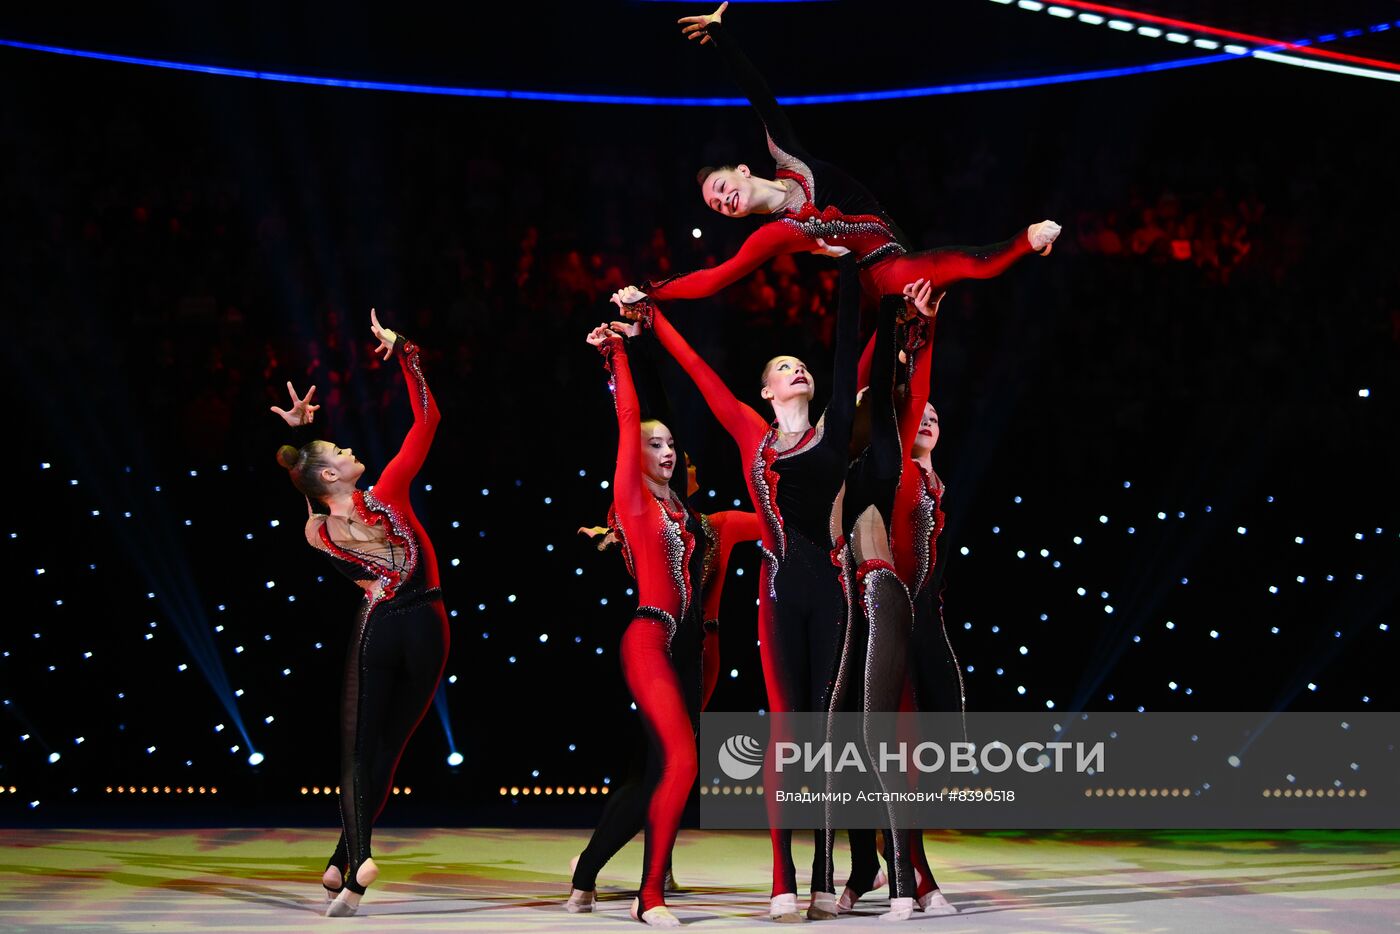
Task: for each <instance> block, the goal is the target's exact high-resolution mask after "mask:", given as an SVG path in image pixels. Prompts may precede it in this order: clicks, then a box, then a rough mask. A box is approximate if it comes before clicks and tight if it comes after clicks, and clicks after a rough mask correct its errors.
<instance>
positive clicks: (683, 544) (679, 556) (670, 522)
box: [656, 494, 695, 625]
mask: <svg viewBox="0 0 1400 934" xmlns="http://www.w3.org/2000/svg"><path fill="white" fill-rule="evenodd" d="M656 505H657V507H658V508H659V509H660V511H661V540H662V544H664V545H665V547H666V564H667V567H668V568H669V569H670V571H671V581H672V583H674V584H675V585H676V593H677V594H678V595H679V596H680V601H681V607H680V613H679V614H678V616H679V617H680V618H681V619H684V618H685V616H686V613H687V612H688V611H689V610H690V598H691V592H690V556H691V554H692V553H693V552H694V550H695V536H694V535H691V534H690V530H689V529H687V528H686V527H685V515H686V513H685V507H684V506H682V507H681V508H680V511H679V512H676V513H673V512H672V511H671V503H670V495H669V494H667V496H666V498H665V499H662V498H661V497H657V499H656ZM673 625H674V624H673Z"/></svg>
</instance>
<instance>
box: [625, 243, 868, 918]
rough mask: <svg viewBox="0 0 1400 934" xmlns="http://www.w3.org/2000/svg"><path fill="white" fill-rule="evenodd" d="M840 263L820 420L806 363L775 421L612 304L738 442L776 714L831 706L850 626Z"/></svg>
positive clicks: (850, 263) (684, 348)
mask: <svg viewBox="0 0 1400 934" xmlns="http://www.w3.org/2000/svg"><path fill="white" fill-rule="evenodd" d="M840 263H841V297H840V304H839V306H838V310H837V322H836V338H835V349H834V357H835V360H834V364H833V367H832V390H831V399H830V402H828V404H827V407H826V410H825V411H824V412H823V413H822V414H821V416H820V417H819V418H818V419H817V421H816V423H815V424H813V422H812V418H811V402H812V396H813V393H814V390H815V386H814V383H813V379H812V375H811V373H810V372H809V371H808V369H807V365H806V364H805V363H804V362H803V361H801V360H799V359H797V358H796V357H791V356H779V357H774V358H773V359H772V360H769V361H768V364H767V365H766V366H765V367H764V369H763V375H762V377H761V383H762V389H761V390H760V395H761V396H762V397H763V398H764V399H765V400H767V401H768V402H769V403H770V404H771V405H772V408H773V415H774V420H773V422H772V423H771V424H770V423H769V422H768V420H767V419H765V418H764V417H763V416H761V415H759V414H758V412H756V411H754V409H753V408H751V407H750V406H748V405H745V404H744V403H742V402H740V401H739V400H738V399H737V398H736V397H735V396H734V394H733V393H732V392H731V391H730V390H729V388H728V387H727V386H726V385H725V384H724V381H723V380H721V379H720V378H719V376H718V375H717V374H716V373H715V372H714V370H712V369H711V368H710V367H709V366H708V365H707V364H706V363H705V361H704V360H702V359H701V358H700V356H699V355H698V354H697V353H696V352H695V350H694V349H693V348H692V347H691V346H690V345H689V344H688V343H687V342H686V341H685V339H684V338H683V337H681V335H680V334H679V333H678V332H677V331H676V329H675V328H674V327H672V326H671V323H670V322H669V321H668V320H667V319H666V317H665V315H664V314H662V313H661V311H660V310H659V309H658V308H657V307H656V305H655V304H654V303H653V302H651V300H650V299H649V298H648V297H647V296H646V295H645V294H644V293H642V292H640V291H638V290H636V289H635V288H631V287H629V288H627V289H623V290H621V291H619V292H617V293H615V294H614V295H613V297H612V300H613V302H614V303H616V304H617V305H618V307H619V308H620V309H621V310H623V312H624V314H626V315H628V316H629V317H636V318H640V319H641V320H642V321H643V322H644V324H648V325H650V326H651V327H652V328H653V329H654V330H655V332H656V335H657V337H658V338H659V339H660V341H661V344H662V346H663V347H665V348H666V350H667V351H668V352H670V354H671V355H672V356H673V357H674V358H675V359H676V361H677V362H678V363H679V364H680V365H681V367H682V368H683V369H684V370H685V371H686V372H687V373H688V374H689V375H690V378H691V379H692V380H694V382H695V384H696V386H697V387H698V388H699V390H700V393H701V394H702V395H703V396H704V398H705V402H706V404H707V405H708V406H709V407H710V410H711V411H712V412H713V413H714V414H715V416H716V418H718V419H719V422H720V424H721V425H723V426H724V428H725V430H726V431H728V432H729V434H730V436H731V437H733V438H734V440H735V442H736V443H737V444H738V445H739V451H740V457H741V458H742V462H743V464H744V465H745V467H746V480H747V483H748V488H749V496H750V498H751V499H752V500H753V504H754V511H755V512H756V513H757V514H758V517H759V520H760V522H761V523H762V526H763V544H762V548H763V578H762V581H761V582H760V585H759V611H758V633H759V649H760V655H761V659H762V664H763V677H764V682H765V685H766V687H767V691H768V707H769V709H770V710H771V711H773V712H775V713H782V712H787V711H804V710H805V711H824V710H826V709H827V702H828V700H829V696H830V685H831V680H832V676H833V673H834V668H835V663H836V655H837V649H838V646H839V644H840V635H841V630H842V627H843V622H844V618H845V609H846V606H845V598H844V596H843V595H842V593H841V585H840V583H839V580H838V577H837V574H836V573H835V571H834V569H833V567H832V564H831V551H832V548H833V547H834V545H835V541H836V537H837V534H838V533H839V531H840V509H839V505H840V499H841V489H842V486H843V484H844V482H845V479H846V469H847V467H848V465H849V460H850V457H849V450H850V439H851V421H852V416H853V414H854V410H855V375H856V364H857V362H858V357H859V355H860V351H859V347H858V345H859V337H858V335H859V328H860V320H859V314H860V282H859V279H858V276H857V271H856V269H855V264H854V260H852V259H851V258H850V257H843V258H842V259H841V260H840ZM629 306H630V307H629ZM779 721H780V718H779V720H775V723H774V733H775V739H776V738H780V737H777V735H776V734H777V732H778V731H779V729H780V722H779ZM764 785H765V786H766V787H769V788H778V787H780V783H779V782H778V775H777V773H776V771H775V770H774V764H773V761H772V750H771V749H770V750H769V755H768V756H766V757H765V761H764ZM768 803H769V808H770V812H769V819H770V833H771V836H772V843H773V885H772V898H771V901H770V904H769V914H770V916H771V917H773V918H775V919H777V920H780V921H799V920H801V915H800V914H798V912H797V874H796V868H795V866H794V864H793V860H792V831H790V830H781V829H779V828H777V827H776V823H777V821H776V819H775V818H776V813H775V812H774V810H773V808H774V807H775V806H776V805H775V803H774V799H773V797H771V796H770V797H769V798H768ZM827 833H828V834H829V833H830V831H829V830H828V831H827ZM827 851H828V846H827V844H826V840H825V835H824V834H823V832H822V831H817V832H816V854H815V856H814V858H813V874H812V902H811V904H810V906H809V908H808V916H809V917H811V918H829V917H835V914H836V895H835V893H834V892H833V891H831V889H830V887H828V888H827V889H825V890H823V889H822V887H821V886H822V884H823V880H825V879H826V878H828V877H829V876H830V872H829V871H828V870H827V868H826V866H825V865H824V864H823V862H822V860H823V859H824V857H825V854H826V853H827Z"/></svg>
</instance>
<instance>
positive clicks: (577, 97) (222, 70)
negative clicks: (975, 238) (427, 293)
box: [0, 39, 1239, 107]
mask: <svg viewBox="0 0 1400 934" xmlns="http://www.w3.org/2000/svg"><path fill="white" fill-rule="evenodd" d="M0 46H4V47H7V48H12V49H23V50H25V51H29V52H44V53H48V54H52V55H68V56H72V57H75V58H85V59H91V60H95V61H102V62H116V63H118V64H123V65H141V66H143V67H146V68H165V69H168V70H172V71H189V72H195V73H196V74H205V75H215V76H218V77H224V78H251V79H254V80H258V81H276V82H281V83H284V84H304V85H312V86H315V87H327V88H345V89H348V90H356V91H388V92H392V93H398V94H429V95H437V96H441V97H475V98H486V99H495V100H518V101H545V102H551V103H564V104H610V105H627V106H644V107H747V106H749V102H748V100H747V99H745V98H742V97H654V96H651V95H644V94H580V93H571V92H563V91H523V90H505V89H500V88H463V87H450V86H445V85H436V84H407V83H401V82H394V81H360V80H357V79H353V78H328V77H319V76H317V75H294V74H290V73H287V72H279V71H259V70H256V69H249V68H226V67H224V66H221V65H201V64H198V63H195V62H176V61H169V60H167V59H159V58H143V57H140V56H135V55H117V54H114V53H110V52H95V51H92V50H88V49H69V48H64V47H62V46H56V45H41V44H38V43H33V42H20V41H18V40H15V39H0ZM1238 58H1239V56H1237V55H1232V54H1229V53H1225V54H1218V55H1207V56H1202V57H1199V58H1185V59H1173V60H1170V61H1165V62H1151V63H1148V64H1146V65H1131V66H1128V67H1125V68H1100V69H1094V70H1090V71H1075V72H1068V73H1065V74H1057V75H1037V76H1034V77H1029V78H1003V79H999V80H994V81H967V82H961V83H956V84H938V85H929V86H927V87H916V88H890V89H887V90H883V91H852V92H847V93H841V94H806V95H796V96H789V97H780V98H778V102H779V103H780V104H783V105H784V106H789V107H797V106H803V105H808V104H848V103H869V102H872V101H888V100H902V99H905V98H914V97H938V96H942V95H947V94H973V93H980V92H983V91H1011V90H1018V89H1021V88H1033V87H1042V86H1046V85H1055V84H1073V83H1076V82H1080V81H1101V80H1105V79H1109V78H1125V77H1129V76H1131V75H1141V74H1151V73H1154V72H1161V71H1171V70H1174V69H1177V68H1193V67H1195V66H1197V65H1213V64H1215V63H1217V62H1225V61H1231V60H1235V59H1238Z"/></svg>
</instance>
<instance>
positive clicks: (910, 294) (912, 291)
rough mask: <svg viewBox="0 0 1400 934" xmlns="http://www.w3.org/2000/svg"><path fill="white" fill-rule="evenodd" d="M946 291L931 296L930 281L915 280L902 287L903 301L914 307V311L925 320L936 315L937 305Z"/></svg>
mask: <svg viewBox="0 0 1400 934" xmlns="http://www.w3.org/2000/svg"><path fill="white" fill-rule="evenodd" d="M947 294H948V293H947V292H946V291H943V292H939V293H938V294H937V295H934V294H933V280H932V279H915V280H914V281H913V282H911V283H909V284H908V285H906V286H905V287H904V300H905V302H907V303H908V304H910V305H913V306H914V310H915V311H917V312H918V313H919V314H921V315H923V316H924V317H925V318H932V317H934V316H936V315H937V314H938V305H939V303H940V302H942V301H943V296H945V295H947Z"/></svg>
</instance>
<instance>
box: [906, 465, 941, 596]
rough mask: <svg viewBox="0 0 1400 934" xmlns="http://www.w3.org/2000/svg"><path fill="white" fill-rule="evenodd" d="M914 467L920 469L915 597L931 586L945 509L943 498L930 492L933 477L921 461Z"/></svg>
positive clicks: (915, 515) (914, 582) (915, 517)
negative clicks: (941, 501)
mask: <svg viewBox="0 0 1400 934" xmlns="http://www.w3.org/2000/svg"><path fill="white" fill-rule="evenodd" d="M914 466H915V467H917V468H918V470H919V490H920V493H919V501H918V502H917V503H916V504H915V505H914V560H915V571H914V581H913V594H914V596H916V597H917V596H918V595H919V594H921V593H923V590H924V588H925V587H927V586H928V584H929V580H930V578H931V576H932V574H933V568H934V565H935V563H936V562H937V561H938V536H939V535H941V534H942V533H943V509H942V507H941V503H940V499H941V497H940V496H938V495H935V494H934V493H933V492H932V491H930V489H929V487H930V485H931V484H932V482H933V478H932V476H931V475H930V474H929V472H928V471H926V470H925V469H924V465H923V464H920V463H919V462H918V461H915V462H914Z"/></svg>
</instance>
